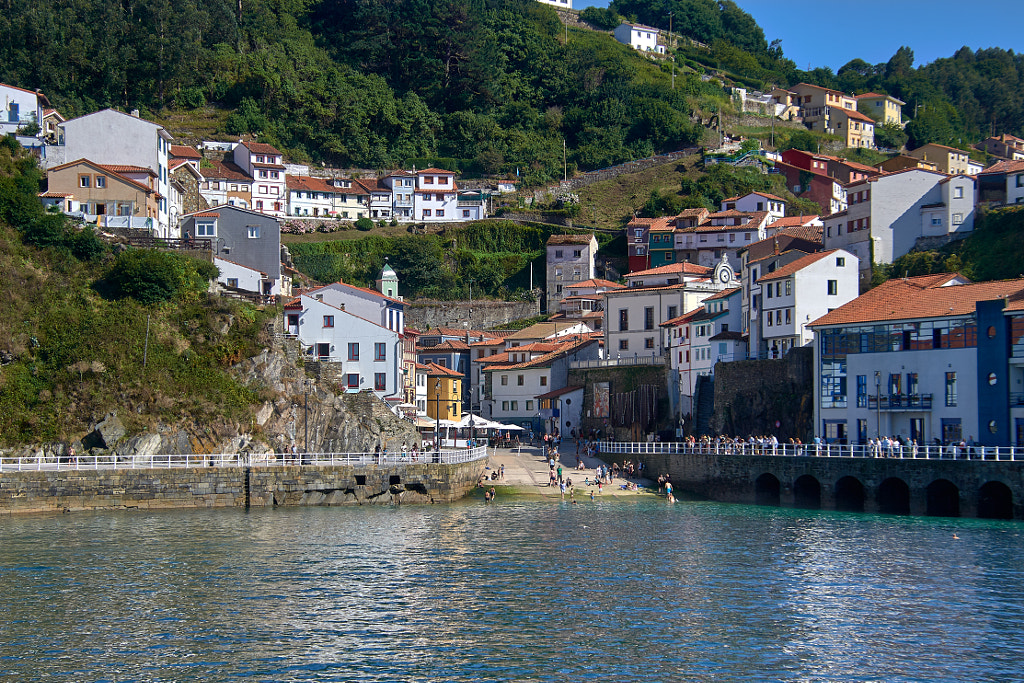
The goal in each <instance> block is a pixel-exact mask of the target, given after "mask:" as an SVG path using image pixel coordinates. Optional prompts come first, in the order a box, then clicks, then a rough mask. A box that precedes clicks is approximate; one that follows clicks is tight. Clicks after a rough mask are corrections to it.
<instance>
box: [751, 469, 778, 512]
mask: <svg viewBox="0 0 1024 683" xmlns="http://www.w3.org/2000/svg"><path fill="white" fill-rule="evenodd" d="M781 491H782V485H781V484H779V480H778V478H777V477H776V476H775V475H774V474H770V473H767V472H766V473H765V474H762V475H761V476H760V477H758V478H757V480H756V481H755V482H754V502H755V503H757V504H758V505H774V506H775V507H778V506H779V503H780V502H781V500H782V494H781Z"/></svg>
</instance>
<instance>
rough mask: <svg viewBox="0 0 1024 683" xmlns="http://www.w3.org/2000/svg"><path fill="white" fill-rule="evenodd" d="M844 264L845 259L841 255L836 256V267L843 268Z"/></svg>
mask: <svg viewBox="0 0 1024 683" xmlns="http://www.w3.org/2000/svg"><path fill="white" fill-rule="evenodd" d="M844 266H846V259H845V258H843V257H842V256H837V257H836V268H843V267H844Z"/></svg>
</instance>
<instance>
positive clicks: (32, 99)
mask: <svg viewBox="0 0 1024 683" xmlns="http://www.w3.org/2000/svg"><path fill="white" fill-rule="evenodd" d="M49 106H50V103H49V102H48V101H47V99H46V97H45V96H44V95H43V94H42V93H41V92H39V91H33V90H25V89H24V88H18V87H15V86H13V85H7V84H6V83H0V136H5V135H14V134H15V133H17V132H18V130H19V129H21V128H24V127H25V126H28V125H31V124H35V125H37V126H39V129H40V131H39V135H35V136H18V142H19V143H21V144H25V143H23V142H22V140H21V138H22V137H29V138H31V139H29V140H26V142H28V143H29V144H30V145H31V146H33V147H36V146H39V136H40V135H42V134H43V132H44V131H43V130H42V128H43V116H44V109H45V108H46V107H49ZM75 158H76V159H77V158H78V157H75Z"/></svg>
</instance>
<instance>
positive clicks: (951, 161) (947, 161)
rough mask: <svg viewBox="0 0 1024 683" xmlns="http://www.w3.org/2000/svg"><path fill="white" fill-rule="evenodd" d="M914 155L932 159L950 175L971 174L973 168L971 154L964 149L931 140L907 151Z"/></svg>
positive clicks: (932, 161)
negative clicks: (970, 160)
mask: <svg viewBox="0 0 1024 683" xmlns="http://www.w3.org/2000/svg"><path fill="white" fill-rule="evenodd" d="M907 154H909V155H910V156H912V157H915V158H917V159H922V160H924V161H930V162H931V163H933V164H935V167H936V168H937V169H938V170H939V171H941V172H942V173H948V174H950V175H970V171H971V168H970V166H969V165H968V163H967V162H968V160H969V159H970V155H969V154H968V153H967V152H965V151H964V150H962V149H956V148H955V147H947V146H946V145H938V144H935V143H934V142H929V143H928V144H927V145H921V146H920V147H918V148H917V149H912V150H910V151H908V152H907Z"/></svg>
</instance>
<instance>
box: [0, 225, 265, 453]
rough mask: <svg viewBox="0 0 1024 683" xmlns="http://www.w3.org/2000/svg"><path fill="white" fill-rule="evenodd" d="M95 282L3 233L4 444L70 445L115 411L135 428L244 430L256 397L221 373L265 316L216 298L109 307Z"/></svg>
mask: <svg viewBox="0 0 1024 683" xmlns="http://www.w3.org/2000/svg"><path fill="white" fill-rule="evenodd" d="M101 272H102V266H100V265H96V266H90V265H86V264H83V263H81V262H79V261H77V260H75V259H74V258H72V257H70V256H67V255H62V254H60V253H56V252H53V251H51V250H38V249H34V248H30V247H26V246H24V245H23V244H22V243H21V241H20V236H19V234H18V233H17V231H15V230H12V229H11V228H9V227H7V226H4V225H0V297H2V298H3V300H4V312H5V315H4V316H2V317H0V351H5V352H7V353H9V354H10V355H11V356H12V357H13V361H12V362H10V363H8V364H7V365H4V366H3V368H2V370H0V445H6V446H9V445H15V444H19V443H29V442H40V441H50V440H60V439H64V440H69V439H72V438H77V437H80V436H82V435H83V434H85V432H86V431H87V430H88V428H89V426H90V424H91V423H93V422H95V421H97V420H99V419H101V418H102V417H103V415H105V414H106V413H108V412H110V411H112V410H116V411H118V413H119V415H120V416H121V418H122V420H123V421H124V422H125V424H126V426H128V427H129V428H130V429H133V430H138V429H145V428H153V427H155V426H156V425H157V424H158V423H161V422H162V423H171V424H181V423H183V422H185V423H198V424H209V425H212V424H224V423H230V422H235V423H237V422H239V421H244V422H245V423H246V426H247V423H248V420H247V416H248V413H249V408H250V405H251V404H252V403H253V402H254V401H255V400H257V399H258V398H259V393H258V391H255V390H251V389H248V388H246V387H243V386H241V385H240V384H239V383H238V382H237V381H235V380H234V379H233V377H232V376H231V374H230V372H229V367H228V366H229V365H230V364H231V363H233V362H237V361H238V360H240V359H241V358H243V357H245V356H248V355H254V354H255V353H256V352H258V350H259V348H260V340H261V336H262V335H263V332H262V330H263V322H264V314H263V313H261V312H258V311H256V310H255V309H253V308H251V307H249V306H248V305H243V304H239V303H237V302H234V301H228V300H221V299H211V300H209V301H207V300H206V299H205V298H204V299H202V300H200V301H194V302H176V303H173V304H165V305H162V306H150V307H146V306H142V305H141V304H138V303H135V302H134V301H132V300H123V301H107V300H104V299H103V298H101V297H100V296H99V295H98V294H96V293H95V291H94V290H93V289H92V284H93V282H94V281H95V280H96V278H97V277H98V276H99V275H100V274H101ZM147 316H148V323H149V344H148V349H147V348H146V329H147ZM144 356H145V363H146V364H145V367H143V359H144Z"/></svg>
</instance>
